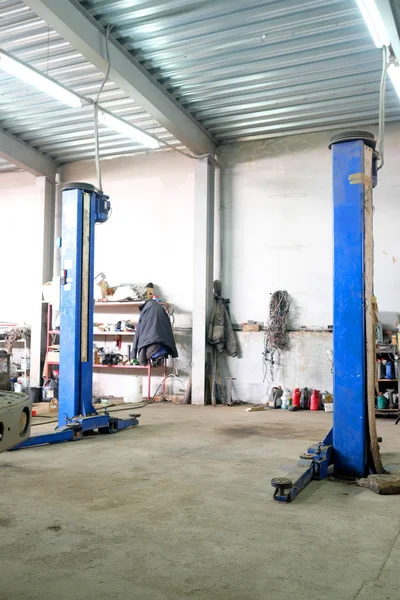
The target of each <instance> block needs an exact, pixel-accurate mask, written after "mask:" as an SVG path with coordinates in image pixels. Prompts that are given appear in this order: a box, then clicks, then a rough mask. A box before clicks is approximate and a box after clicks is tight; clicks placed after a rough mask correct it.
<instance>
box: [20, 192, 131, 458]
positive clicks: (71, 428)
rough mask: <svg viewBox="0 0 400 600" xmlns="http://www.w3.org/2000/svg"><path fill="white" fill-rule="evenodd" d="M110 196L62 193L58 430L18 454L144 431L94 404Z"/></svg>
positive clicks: (30, 440) (38, 437) (36, 439)
mask: <svg viewBox="0 0 400 600" xmlns="http://www.w3.org/2000/svg"><path fill="white" fill-rule="evenodd" d="M110 210H111V205H110V202H109V198H108V196H106V195H105V194H103V193H102V192H101V191H100V190H98V189H96V188H95V187H94V186H92V185H90V184H87V183H69V184H65V185H64V187H63V190H62V238H61V268H62V271H61V290H60V332H61V335H60V386H59V398H58V426H57V428H56V430H55V431H54V432H52V433H46V434H43V435H36V436H32V437H30V438H28V439H27V440H25V441H24V442H22V443H21V444H19V445H17V446H16V447H14V448H13V449H17V448H26V447H27V446H37V445H41V444H57V443H60V442H68V441H75V440H80V439H82V438H83V437H84V436H85V435H88V434H90V433H94V432H96V431H97V432H98V433H116V432H118V431H121V430H122V429H126V428H127V427H133V426H135V425H138V423H139V421H138V417H139V416H140V415H136V414H132V415H130V416H129V418H127V419H118V418H116V417H113V416H111V415H110V414H109V413H108V412H107V411H106V410H105V411H104V413H102V414H99V413H98V412H97V411H96V409H95V408H94V406H93V403H92V388H93V375H92V367H93V309H94V290H93V285H94V237H95V224H96V223H104V222H105V221H107V219H108V218H109V214H110Z"/></svg>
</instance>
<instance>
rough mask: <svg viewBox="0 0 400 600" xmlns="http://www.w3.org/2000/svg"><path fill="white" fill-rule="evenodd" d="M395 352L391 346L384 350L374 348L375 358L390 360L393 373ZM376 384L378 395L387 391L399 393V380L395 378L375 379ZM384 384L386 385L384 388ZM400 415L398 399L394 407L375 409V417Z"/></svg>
mask: <svg viewBox="0 0 400 600" xmlns="http://www.w3.org/2000/svg"><path fill="white" fill-rule="evenodd" d="M396 352H397V347H394V346H392V345H391V348H390V349H387V348H384V347H379V346H378V347H377V348H376V353H375V354H376V358H386V359H387V360H390V361H391V362H392V364H393V371H394V373H395V364H394V361H393V359H392V355H394V354H395V353H396ZM376 382H377V384H378V390H379V393H382V394H384V393H385V392H386V390H387V389H394V390H395V393H397V394H399V393H400V385H399V379H397V378H392V379H386V378H385V377H379V378H378V379H376ZM385 383H386V384H387V385H386V386H385ZM391 414H392V415H397V414H399V415H400V399H399V398H398V400H397V403H396V405H393V406H388V407H387V408H377V407H376V408H375V415H377V416H378V415H381V416H382V415H391Z"/></svg>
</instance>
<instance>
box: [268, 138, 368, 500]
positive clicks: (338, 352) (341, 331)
mask: <svg viewBox="0 0 400 600" xmlns="http://www.w3.org/2000/svg"><path fill="white" fill-rule="evenodd" d="M338 137H339V136H338ZM338 137H337V138H336V141H335V142H333V144H332V153H333V211H334V275H333V283H334V308H333V312H334V314H333V323H334V327H333V355H334V403H335V404H334V412H333V428H332V430H331V431H330V432H329V434H328V435H327V437H326V439H325V440H324V441H323V442H321V443H319V444H317V445H315V446H312V447H311V448H309V449H308V454H307V455H306V457H305V458H304V457H303V459H302V464H303V465H304V461H305V462H306V469H305V470H304V472H303V473H302V475H301V476H300V477H299V478H298V479H297V481H295V482H294V483H292V482H291V481H290V480H286V479H285V478H276V479H275V480H274V479H273V480H272V482H271V483H272V485H273V486H274V487H275V488H276V489H275V494H274V499H275V500H278V501H280V502H290V501H292V500H294V499H295V497H296V496H297V495H298V494H299V492H300V491H301V490H302V489H304V488H305V487H306V486H307V485H308V484H309V483H310V481H311V480H312V479H324V478H326V477H327V476H328V472H330V470H331V469H330V467H331V466H333V468H332V471H333V472H334V473H335V474H337V475H339V476H340V475H342V476H346V477H363V476H365V475H366V474H367V473H368V470H369V467H370V465H369V464H368V460H369V453H368V446H367V445H368V433H369V432H368V415H367V390H366V382H367V366H366V333H365V305H364V297H365V291H364V288H365V278H364V234H365V231H364V227H365V226H364V218H365V217H364V201H365V181H366V178H370V177H371V176H372V181H373V183H374V184H376V173H377V171H376V155H373V161H372V173H365V160H364V153H365V145H366V142H365V141H364V140H362V139H355V138H354V137H353V136H352V135H350V136H349V137H347V140H351V141H342V140H340V139H338ZM371 138H372V140H371ZM366 140H367V143H368V145H370V146H371V147H374V142H373V136H371V135H370V134H368V136H367V138H366ZM307 465H308V466H307Z"/></svg>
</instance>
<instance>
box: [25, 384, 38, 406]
mask: <svg viewBox="0 0 400 600" xmlns="http://www.w3.org/2000/svg"><path fill="white" fill-rule="evenodd" d="M26 393H27V394H28V396H29V400H32V403H35V402H41V401H42V388H41V387H29V388H26Z"/></svg>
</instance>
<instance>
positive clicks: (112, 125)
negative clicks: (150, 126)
mask: <svg viewBox="0 0 400 600" xmlns="http://www.w3.org/2000/svg"><path fill="white" fill-rule="evenodd" d="M99 121H100V123H102V124H103V125H105V126H106V127H108V128H109V129H113V130H114V131H119V133H122V134H123V135H125V136H126V137H128V138H131V139H132V140H135V142H138V143H139V144H142V146H145V147H146V148H159V147H160V144H159V143H158V141H157V140H156V139H154V138H153V137H151V136H150V135H147V133H145V132H144V131H142V130H141V129H138V128H137V127H135V126H134V125H131V124H130V123H127V122H126V121H123V120H122V119H119V118H118V117H114V116H113V115H111V114H110V113H108V112H106V111H104V110H102V109H99Z"/></svg>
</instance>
